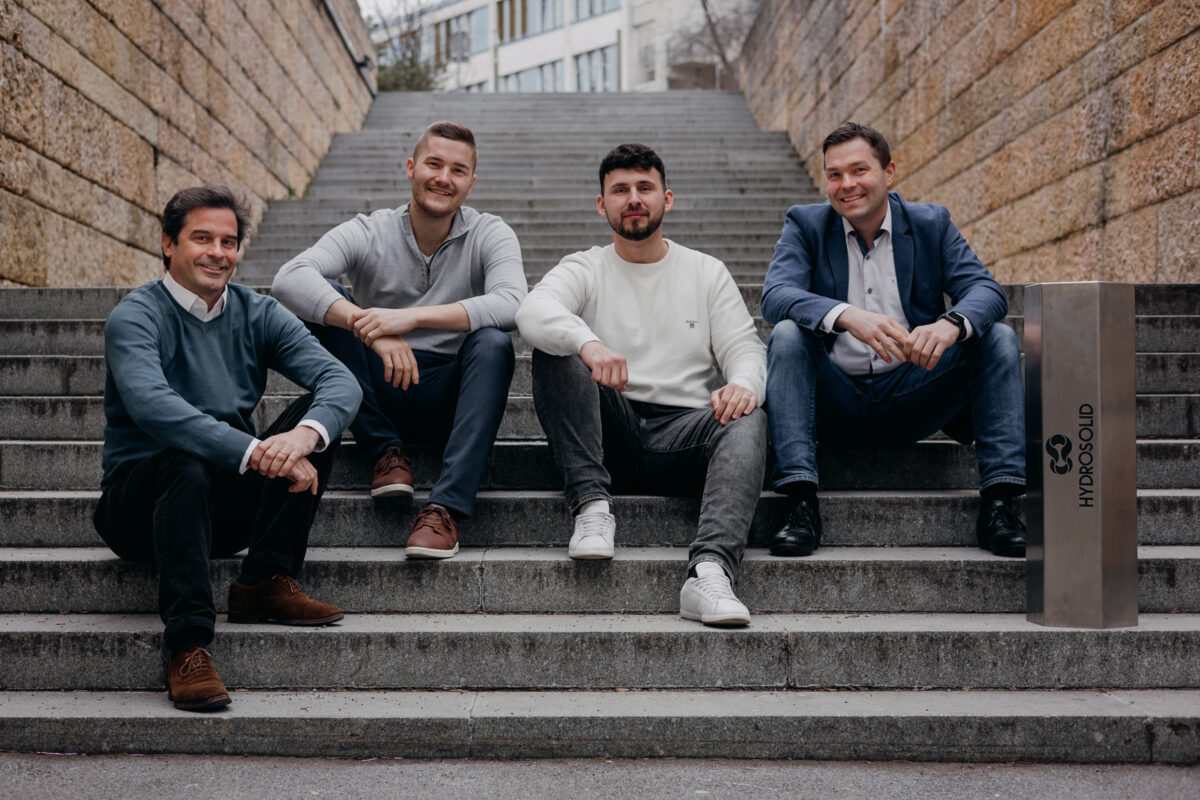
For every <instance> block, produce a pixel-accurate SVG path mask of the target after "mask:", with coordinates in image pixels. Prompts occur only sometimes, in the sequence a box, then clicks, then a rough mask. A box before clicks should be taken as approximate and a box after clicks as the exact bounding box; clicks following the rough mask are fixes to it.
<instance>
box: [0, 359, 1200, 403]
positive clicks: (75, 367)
mask: <svg viewBox="0 0 1200 800" xmlns="http://www.w3.org/2000/svg"><path fill="white" fill-rule="evenodd" d="M1136 358H1137V391H1138V393H1139V394H1182V395H1187V394H1191V393H1192V392H1194V391H1196V390H1197V389H1200V380H1198V379H1197V376H1198V375H1200V353H1139V354H1138V355H1137V357H1136ZM532 363H533V362H532V357H531V356H529V355H526V354H522V355H519V356H517V362H516V370H515V372H514V373H513V382H512V386H511V389H510V391H511V392H512V393H513V394H516V395H528V394H531V393H532V391H533V379H532ZM298 391H299V390H298V389H297V388H296V386H295V384H293V383H291V382H290V381H288V380H287V379H286V378H284V377H283V376H281V375H279V374H278V373H276V372H272V373H270V376H269V378H268V380H267V392H268V393H271V394H293V393H295V392H298ZM103 393H104V357H103V356H72V355H44V356H32V355H23V356H6V355H0V396H6V395H7V396H17V395H68V396H69V395H88V394H92V395H100V394H103Z"/></svg>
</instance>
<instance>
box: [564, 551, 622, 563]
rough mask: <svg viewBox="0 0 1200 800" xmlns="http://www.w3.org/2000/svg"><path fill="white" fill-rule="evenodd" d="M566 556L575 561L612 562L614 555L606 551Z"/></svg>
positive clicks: (581, 552) (583, 552) (582, 552)
mask: <svg viewBox="0 0 1200 800" xmlns="http://www.w3.org/2000/svg"><path fill="white" fill-rule="evenodd" d="M567 555H568V556H570V557H571V558H573V559H575V560H576V561H612V557H613V555H614V554H613V553H610V552H608V551H606V550H583V551H580V552H576V553H567Z"/></svg>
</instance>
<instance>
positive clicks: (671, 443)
mask: <svg viewBox="0 0 1200 800" xmlns="http://www.w3.org/2000/svg"><path fill="white" fill-rule="evenodd" d="M533 404H534V408H535V409H536V410H537V415H538V419H539V420H540V421H541V423H542V429H543V430H544V431H545V432H546V437H547V439H549V442H550V449H551V451H552V452H553V454H554V462H555V464H557V465H558V468H559V469H560V470H561V471H562V474H563V479H564V481H565V483H566V487H565V493H566V498H567V504H568V505H569V506H570V507H571V510H572V511H575V510H576V509H578V508H579V506H581V505H583V504H584V503H586V502H588V501H590V500H608V499H611V491H612V490H613V489H614V488H616V489H618V490H620V491H624V492H629V493H636V494H659V495H669V496H683V497H695V496H696V495H700V496H701V501H700V524H699V529H698V533H697V535H696V539H695V541H693V542H692V546H691V549H690V550H689V552H688V566H689V568H690V567H693V566H695V565H696V564H697V563H698V562H700V561H715V562H717V563H718V564H720V565H721V566H722V567H724V569H725V571H726V572H727V573H728V574H729V577H730V578H734V577H735V576H736V575H737V569H738V565H739V564H740V563H741V560H742V553H743V551H745V549H746V539H747V537H748V536H749V533H750V521H751V519H752V518H753V516H754V507H755V505H756V504H757V503H758V496H759V493H760V492H761V491H762V483H763V472H764V470H765V464H766V452H767V415H766V412H764V411H763V410H762V409H756V410H755V411H754V413H752V414H750V415H749V416H746V417H742V418H741V419H739V420H735V421H733V422H730V423H729V424H728V425H724V426H723V425H721V424H720V423H719V422H718V421H717V420H716V418H715V417H714V416H713V412H712V409H711V408H709V407H708V406H705V407H703V408H679V407H677V406H663V405H656V404H654V403H639V402H637V401H634V400H629V399H628V398H626V397H625V396H624V395H623V394H621V393H620V392H618V391H615V390H613V389H609V388H607V387H605V386H600V385H599V384H597V383H594V382H593V381H592V378H591V371H590V370H589V369H588V368H587V367H586V366H584V364H583V362H582V361H581V360H580V359H579V357H578V356H563V357H556V356H549V355H546V354H545V353H543V352H541V351H540V350H535V351H534V353H533Z"/></svg>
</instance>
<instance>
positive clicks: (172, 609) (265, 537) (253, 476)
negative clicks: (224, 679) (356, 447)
mask: <svg viewBox="0 0 1200 800" xmlns="http://www.w3.org/2000/svg"><path fill="white" fill-rule="evenodd" d="M311 402H312V395H307V396H305V397H301V398H299V399H298V400H296V401H295V402H293V403H292V404H291V405H290V406H288V408H287V409H286V410H285V411H284V412H283V413H282V414H280V415H279V418H278V419H276V420H275V421H274V422H273V423H272V424H271V426H270V427H269V428H268V429H267V431H266V433H264V434H263V438H266V437H268V436H272V435H274V434H276V433H283V432H285V431H289V430H291V429H292V428H294V427H296V425H297V423H299V422H300V420H301V419H303V418H304V414H305V413H306V412H307V411H308V407H309V405H310V404H311ZM336 448H337V442H336V440H335V441H334V442H333V443H331V445H330V447H328V448H327V449H326V450H325V451H324V452H321V453H313V454H312V455H310V456H309V457H308V459H309V461H310V462H312V465H313V466H314V467H316V470H317V475H318V480H319V481H320V483H319V486H318V492H317V494H316V495H315V496H314V495H312V494H310V493H309V492H298V493H292V492H289V491H288V487H289V486H291V481H289V480H287V479H286V478H275V479H273V480H271V479H268V478H266V477H265V476H263V475H261V474H259V473H257V472H255V471H253V470H250V469H247V470H246V472H245V473H243V474H241V475H239V474H238V473H236V472H231V471H229V470H225V469H220V468H218V467H217V466H215V465H214V464H212V463H210V462H208V461H205V460H203V459H200V458H197V457H195V456H193V455H190V454H188V453H185V452H183V451H181V450H174V449H170V450H163V451H162V452H160V453H155V454H154V455H152V456H150V457H149V458H145V459H142V460H141V461H136V462H132V463H129V464H125V465H123V466H122V467H121V468H120V470H118V472H117V474H116V477H115V478H114V480H113V482H112V484H111V485H110V486H109V487H108V489H107V490H106V491H105V492H104V494H103V495H102V496H101V497H100V503H99V505H98V506H97V507H96V513H95V516H94V518H93V520H94V523H95V525H96V531H97V532H98V533H99V534H100V538H101V539H103V540H104V543H105V544H107V545H108V546H109V547H110V548H112V551H113V552H114V553H116V554H117V555H118V556H120V557H121V558H124V559H128V560H130V561H140V562H145V563H153V564H155V565H157V567H158V611H159V614H160V615H161V617H162V621H163V623H164V625H165V626H166V630H165V632H164V643H165V644H166V647H167V649H168V651H170V652H171V653H172V654H174V653H176V652H178V651H179V650H182V649H184V648H186V647H190V646H192V645H195V644H203V645H207V644H208V643H209V642H211V641H212V638H213V626H214V623H215V622H216V618H217V613H216V609H215V607H214V606H213V597H212V584H211V582H210V580H209V575H208V561H209V559H210V558H212V557H218V558H220V557H228V556H231V555H233V554H234V553H236V552H238V551H239V550H242V549H245V548H246V547H249V548H250V552H249V553H248V554H247V556H246V558H245V559H244V561H243V562H242V575H244V576H246V577H247V578H249V579H251V580H253V581H258V580H265V579H266V578H270V577H272V576H274V575H278V574H280V573H282V574H285V575H289V576H292V577H298V576H299V573H300V568H301V566H302V565H303V563H304V553H305V550H306V549H307V548H308V531H309V528H311V527H312V522H313V518H314V517H315V516H316V513H317V505H318V503H319V502H320V500H321V494H323V493H324V491H325V486H326V484H327V482H328V480H329V472H330V469H331V468H332V466H333V452H334V450H335V449H336Z"/></svg>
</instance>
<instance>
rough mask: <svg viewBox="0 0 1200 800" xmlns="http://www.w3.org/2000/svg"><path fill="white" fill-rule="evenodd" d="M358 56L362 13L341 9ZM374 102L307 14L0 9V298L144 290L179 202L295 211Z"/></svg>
mask: <svg viewBox="0 0 1200 800" xmlns="http://www.w3.org/2000/svg"><path fill="white" fill-rule="evenodd" d="M333 5H334V7H335V8H336V9H337V11H338V14H339V15H340V17H341V20H342V22H343V24H344V25H345V27H346V29H347V31H348V32H349V35H350V38H351V40H352V42H353V43H354V45H355V47H356V48H357V51H358V53H359V54H364V53H370V52H372V48H371V43H370V37H369V34H368V32H367V29H366V26H365V24H364V23H363V21H362V18H361V16H360V14H359V9H358V6H357V3H356V0H335V2H334V3H333ZM370 103H371V90H370V89H369V88H368V86H367V84H366V83H365V82H364V80H363V78H362V76H361V75H360V73H359V70H358V68H357V67H356V66H355V64H354V61H353V59H352V58H351V56H350V54H349V52H348V51H347V48H346V46H345V45H344V44H343V42H342V40H341V37H340V36H339V34H338V32H337V29H336V28H335V26H334V23H333V21H332V19H331V18H330V16H329V15H328V14H327V13H326V12H325V10H324V5H323V3H320V2H314V0H186V1H185V0H157V1H154V2H152V0H0V252H2V253H3V254H4V257H3V259H0V282H7V283H8V284H9V285H13V284H16V285H28V286H71V285H113V284H117V285H137V284H139V283H142V282H143V281H145V280H148V279H150V278H152V277H155V276H157V275H158V274H159V273H160V272H161V271H162V261H161V251H160V249H159V241H158V240H159V231H158V220H157V215H158V213H159V212H160V211H161V210H162V207H163V205H164V204H165V203H166V201H167V199H168V198H169V197H170V196H171V195H172V194H173V193H174V192H175V191H176V190H178V189H180V188H182V187H184V186H188V185H192V184H196V183H201V182H223V183H228V184H230V185H232V186H234V187H235V188H237V189H238V190H239V191H241V192H242V193H243V194H245V195H246V196H247V197H248V198H249V199H251V200H252V201H253V204H254V206H255V216H256V217H257V216H260V215H261V214H262V209H263V205H264V204H265V203H266V201H268V200H273V199H276V198H282V197H288V196H293V195H302V194H303V193H304V192H305V190H306V188H307V186H308V182H309V180H310V179H311V178H312V176H313V173H314V172H316V169H317V165H318V164H319V163H320V160H321V158H322V156H324V155H325V153H326V151H327V150H328V149H329V143H330V141H331V140H332V138H333V134H334V133H336V132H339V131H349V130H357V129H358V128H359V126H360V125H361V124H362V120H363V118H364V117H365V116H366V113H367V110H368V108H369V107H370Z"/></svg>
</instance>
